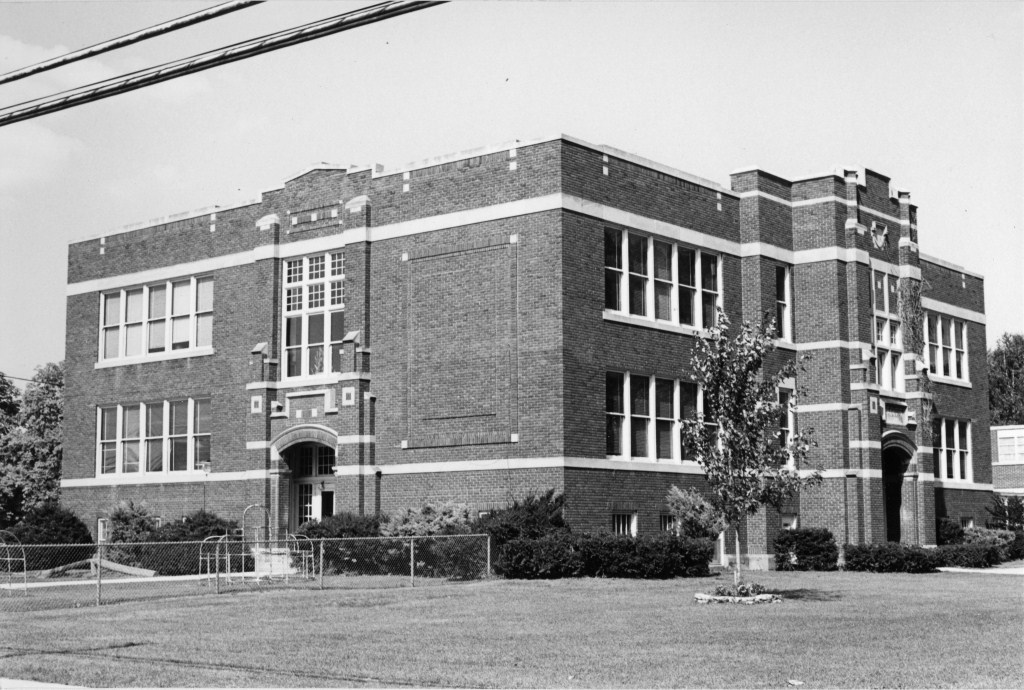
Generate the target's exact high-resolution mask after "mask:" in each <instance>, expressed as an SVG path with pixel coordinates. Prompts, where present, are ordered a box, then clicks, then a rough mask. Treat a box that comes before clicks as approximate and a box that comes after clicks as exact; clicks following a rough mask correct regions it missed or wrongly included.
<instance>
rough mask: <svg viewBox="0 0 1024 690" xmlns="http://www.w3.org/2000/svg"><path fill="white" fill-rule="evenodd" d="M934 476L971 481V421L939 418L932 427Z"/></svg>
mask: <svg viewBox="0 0 1024 690" xmlns="http://www.w3.org/2000/svg"><path fill="white" fill-rule="evenodd" d="M932 446H933V453H934V455H935V465H936V476H937V477H938V478H939V479H956V480H963V481H971V480H972V479H973V474H974V473H973V468H972V467H971V423H970V422H968V421H964V420H958V419H945V418H939V419H936V420H935V422H934V426H933V427H932Z"/></svg>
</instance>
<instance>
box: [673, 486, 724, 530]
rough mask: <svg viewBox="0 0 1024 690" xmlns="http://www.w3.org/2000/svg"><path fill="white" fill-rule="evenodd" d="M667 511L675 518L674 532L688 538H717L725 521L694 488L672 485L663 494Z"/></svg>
mask: <svg viewBox="0 0 1024 690" xmlns="http://www.w3.org/2000/svg"><path fill="white" fill-rule="evenodd" d="M665 502H666V503H668V512H669V514H670V515H671V516H672V517H673V518H674V519H675V532H676V534H678V535H679V536H681V537H688V538H690V539H718V535H719V533H721V531H722V530H724V529H725V521H724V520H723V519H722V516H721V515H720V514H719V513H718V511H717V510H715V507H714V506H713V505H711V502H710V501H708V500H707V499H706V498H704V496H702V495H701V494H700V492H699V491H697V490H696V489H680V488H679V487H678V486H673V487H672V488H671V489H669V490H668V495H667V496H665Z"/></svg>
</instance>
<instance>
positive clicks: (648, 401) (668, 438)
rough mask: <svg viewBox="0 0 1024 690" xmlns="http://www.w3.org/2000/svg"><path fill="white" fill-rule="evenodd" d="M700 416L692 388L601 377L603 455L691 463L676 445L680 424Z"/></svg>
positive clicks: (626, 377)
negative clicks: (603, 397) (603, 414)
mask: <svg viewBox="0 0 1024 690" xmlns="http://www.w3.org/2000/svg"><path fill="white" fill-rule="evenodd" d="M702 412H703V397H702V395H701V392H700V390H699V389H698V387H697V384H695V383H691V382H688V381H677V380H674V379H662V378H655V377H650V376H641V375H639V374H630V373H628V372H614V371H610V372H608V373H607V374H606V375H605V413H606V414H605V420H606V421H605V452H606V453H607V455H609V456H611V457H620V458H621V457H633V458H641V459H645V460H650V461H652V462H653V461H676V462H678V461H680V460H681V459H691V458H692V453H689V452H688V451H687V449H684V448H682V445H681V440H680V439H681V437H680V432H681V424H680V421H681V420H683V419H696V418H698V417H699V416H700V415H701V413H702ZM709 426H711V427H714V426H715V425H714V424H709ZM627 444H628V445H627ZM627 453H628V455H627Z"/></svg>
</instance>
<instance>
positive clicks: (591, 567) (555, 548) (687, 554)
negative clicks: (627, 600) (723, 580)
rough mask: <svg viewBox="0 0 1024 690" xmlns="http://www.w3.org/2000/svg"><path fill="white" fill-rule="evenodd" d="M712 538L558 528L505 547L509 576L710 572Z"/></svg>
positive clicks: (652, 575) (659, 575)
mask: <svg viewBox="0 0 1024 690" xmlns="http://www.w3.org/2000/svg"><path fill="white" fill-rule="evenodd" d="M714 550H715V549H714V542H712V541H711V540H709V539H686V538H684V537H677V536H674V535H668V534H666V535H657V536H649V537H621V536H613V535H607V534H601V535H589V534H573V533H571V532H556V533H553V534H548V535H545V536H543V537H541V538H539V539H514V540H512V541H510V542H508V543H507V544H505V546H503V547H502V549H501V552H500V557H501V559H502V562H503V563H504V570H505V576H506V577H509V578H516V579H527V580H533V579H555V578H563V577H625V578H640V579H668V578H673V577H706V576H707V575H709V574H710V572H709V570H708V563H709V562H710V561H711V558H712V556H713V555H714Z"/></svg>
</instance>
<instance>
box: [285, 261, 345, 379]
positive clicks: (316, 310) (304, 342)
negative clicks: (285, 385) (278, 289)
mask: <svg viewBox="0 0 1024 690" xmlns="http://www.w3.org/2000/svg"><path fill="white" fill-rule="evenodd" d="M312 269H316V270H317V272H316V273H313V272H312ZM321 271H322V272H321ZM282 292H283V296H282V301H281V352H282V356H281V380H282V381H295V380H301V379H306V378H316V377H319V376H323V375H325V374H331V373H341V363H340V352H341V349H342V346H341V341H342V339H343V338H344V337H345V327H344V319H345V317H344V313H345V256H344V250H342V249H337V250H333V251H328V252H325V253H319V254H311V255H309V256H300V257H295V258H290V259H285V260H284V268H283V286H282ZM335 313H337V314H340V316H339V317H338V320H339V321H340V323H338V325H337V327H332V326H334V318H333V314H335ZM318 316H322V318H323V340H322V341H321V342H319V343H310V342H309V324H310V319H311V318H312V319H316V318H317V317H318ZM289 319H295V320H296V321H293V322H290V321H289ZM290 324H291V326H290ZM290 328H293V329H294V328H298V329H299V331H300V333H299V334H298V337H297V338H296V339H294V340H293V339H292V338H290V337H289V336H290V334H291V332H292V331H290V330H289V329H290ZM335 331H338V332H335ZM318 360H319V367H318V366H317V364H316V363H317V361H318ZM317 368H319V371H316V369H317Z"/></svg>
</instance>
